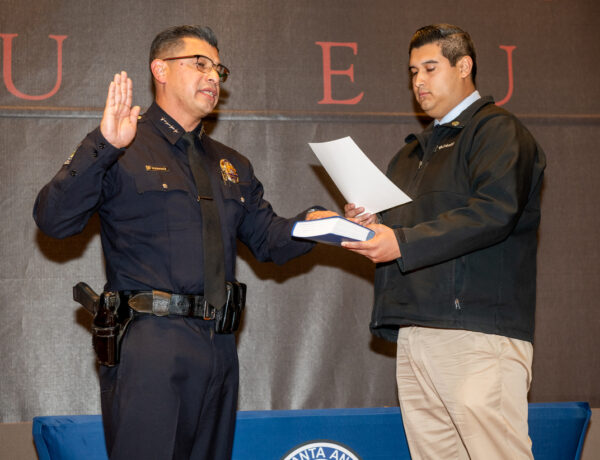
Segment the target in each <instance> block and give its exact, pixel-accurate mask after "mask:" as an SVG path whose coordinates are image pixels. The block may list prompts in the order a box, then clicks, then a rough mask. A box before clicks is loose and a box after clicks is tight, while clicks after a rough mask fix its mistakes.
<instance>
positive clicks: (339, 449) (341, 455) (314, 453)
mask: <svg viewBox="0 0 600 460" xmlns="http://www.w3.org/2000/svg"><path fill="white" fill-rule="evenodd" d="M281 460H362V459H361V458H360V457H359V456H358V455H357V454H356V453H355V452H352V450H350V449H349V448H348V447H347V446H344V445H342V444H340V443H339V442H335V441H327V440H325V441H309V442H307V443H305V444H301V445H299V446H296V447H294V448H293V449H292V450H291V451H290V452H289V453H287V454H285V455H284V456H283V457H282V458H281Z"/></svg>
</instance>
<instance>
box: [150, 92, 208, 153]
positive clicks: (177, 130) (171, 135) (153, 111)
mask: <svg viewBox="0 0 600 460" xmlns="http://www.w3.org/2000/svg"><path fill="white" fill-rule="evenodd" d="M144 118H147V119H148V120H149V121H150V122H151V123H152V124H153V125H154V126H155V127H156V129H158V130H159V131H160V132H161V133H162V135H163V136H164V137H165V138H166V139H167V140H168V141H169V142H170V143H171V144H173V145H175V144H176V143H177V141H178V140H179V139H181V136H183V135H184V134H185V130H184V129H183V128H182V127H181V125H180V124H179V123H177V122H176V121H175V119H173V117H171V116H170V115H169V114H168V113H167V112H165V111H164V110H163V109H161V108H160V106H159V105H158V104H157V103H156V101H155V102H153V103H152V105H151V106H150V108H149V109H148V111H147V112H146V113H145V114H144ZM196 129H197V132H198V133H200V132H201V129H202V123H200V124H199V125H198V127H197V128H196ZM195 131H196V130H195Z"/></svg>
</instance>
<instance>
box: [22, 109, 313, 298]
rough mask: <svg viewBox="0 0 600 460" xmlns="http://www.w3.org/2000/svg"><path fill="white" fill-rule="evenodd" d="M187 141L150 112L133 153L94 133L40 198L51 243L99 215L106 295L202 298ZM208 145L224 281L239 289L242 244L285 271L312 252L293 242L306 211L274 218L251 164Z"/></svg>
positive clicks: (41, 220) (39, 216) (198, 224)
mask: <svg viewBox="0 0 600 460" xmlns="http://www.w3.org/2000/svg"><path fill="white" fill-rule="evenodd" d="M183 134H184V130H183V129H182V128H181V126H180V125H179V124H178V123H177V122H176V121H175V120H173V119H172V118H171V117H170V116H169V115H167V114H166V112H164V111H163V110H162V109H161V108H160V107H159V106H158V105H157V104H156V103H154V104H153V105H152V106H151V107H150V108H149V109H148V111H147V112H146V113H145V114H144V115H143V116H142V117H141V119H140V120H139V123H138V128H137V135H136V137H135V139H134V141H133V142H132V144H131V145H130V146H129V147H128V148H126V149H117V148H115V147H113V146H112V145H111V144H109V143H108V142H107V141H106V140H105V139H104V137H103V136H102V134H101V132H100V129H99V128H97V129H96V130H94V131H92V132H91V133H90V134H88V136H87V137H86V138H85V139H84V140H83V142H82V143H81V144H80V146H79V147H78V148H77V150H76V151H75V153H74V154H73V155H72V156H71V157H70V158H69V159H68V160H67V161H66V162H65V164H64V165H63V167H62V168H61V169H60V171H59V172H58V174H57V175H56V176H55V177H54V178H53V179H52V180H51V181H50V182H49V183H48V184H47V185H46V186H45V187H44V188H43V189H42V190H41V191H40V193H39V195H38V197H37V200H36V203H35V207H34V211H33V215H34V219H35V221H36V223H37V224H38V226H39V227H40V229H41V230H42V231H43V232H44V233H46V234H48V235H50V236H53V237H55V238H64V237H67V236H70V235H74V234H76V233H79V232H81V231H82V230H83V229H84V227H85V225H86V224H87V222H88V220H89V218H90V217H91V215H92V214H93V213H94V212H96V211H97V212H98V213H99V215H100V220H101V225H102V227H101V238H102V248H103V251H104V256H105V259H106V276H107V284H106V286H105V289H106V290H111V291H118V290H150V289H158V290H162V291H167V292H173V293H181V294H201V293H203V291H204V286H203V279H204V274H203V272H204V267H203V263H202V260H203V254H202V252H203V251H202V241H201V238H202V215H201V209H200V204H199V203H198V201H197V199H196V197H197V192H196V185H195V183H194V179H193V176H192V173H191V170H190V167H189V164H188V160H187V155H186V152H185V147H184V146H183V142H181V141H180V139H181V136H182V135H183ZM202 144H203V147H204V150H205V151H206V152H207V154H208V156H209V158H210V162H211V163H210V177H211V186H212V188H213V193H214V199H215V200H216V202H217V206H218V209H219V214H220V217H221V227H222V234H223V246H224V251H225V276H226V278H227V280H234V276H235V259H236V252H237V249H236V240H237V239H238V238H239V239H240V240H241V241H242V242H243V243H245V244H246V245H247V246H248V247H249V248H250V250H251V251H252V252H253V254H254V255H255V257H256V258H257V259H258V260H260V261H268V260H272V261H274V262H276V263H280V264H281V263H283V262H285V261H287V260H289V259H291V258H293V257H296V256H299V255H301V254H303V253H305V252H307V251H309V250H310V249H311V248H312V247H313V243H310V242H305V241H297V240H293V239H292V238H291V236H290V233H291V227H292V226H293V224H294V222H295V221H297V220H300V219H303V218H304V217H305V212H303V213H300V214H299V215H298V216H296V218H294V219H284V218H282V217H279V216H277V215H276V214H275V213H274V211H273V209H272V208H271V205H270V204H269V203H268V202H267V201H265V200H264V199H263V187H262V184H261V183H260V181H259V180H258V179H257V178H256V177H255V176H254V172H253V169H252V165H251V164H250V162H249V161H248V159H246V158H245V157H244V156H242V155H240V154H239V153H238V152H236V151H235V150H233V149H231V148H229V147H227V146H225V145H223V144H221V143H219V142H217V141H215V140H213V139H211V138H210V137H208V136H207V135H206V134H204V135H203V136H202Z"/></svg>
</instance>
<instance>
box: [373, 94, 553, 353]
mask: <svg viewBox="0 0 600 460" xmlns="http://www.w3.org/2000/svg"><path fill="white" fill-rule="evenodd" d="M406 142H407V145H406V146H405V147H404V148H403V149H402V150H401V151H400V152H399V153H398V154H397V155H396V156H395V157H394V158H393V159H392V161H391V163H390V165H389V168H388V177H390V179H391V180H392V181H393V182H394V183H396V184H397V185H398V186H399V187H400V188H402V189H403V190H404V191H405V192H406V193H407V194H408V195H409V196H411V197H412V198H413V201H412V202H411V203H408V204H406V205H403V206H399V207H396V208H393V209H391V210H388V211H387V212H384V213H383V214H382V220H383V223H384V224H386V225H388V226H390V227H392V228H393V229H394V230H395V232H396V236H397V238H398V242H399V246H400V251H401V253H402V257H401V258H400V259H398V260H396V261H392V262H389V263H385V264H380V265H378V267H377V269H376V274H375V305H374V308H373V315H372V321H371V330H372V332H373V333H374V334H375V335H378V336H381V337H384V338H386V339H388V340H396V338H397V329H398V327H399V326H403V325H421V326H429V327H439V328H451V329H466V330H471V331H478V332H484V333H490V334H498V335H503V336H507V337H514V338H517V339H521V340H527V341H533V333H534V316H535V289H536V250H537V229H538V226H539V221H540V188H541V184H542V177H543V170H544V167H545V164H546V160H545V156H544V153H543V151H542V150H541V148H540V147H539V146H538V145H537V143H536V141H535V140H534V138H533V137H532V135H531V134H530V133H529V131H527V129H526V128H525V127H524V126H523V125H522V124H521V123H520V122H519V120H517V118H516V117H515V116H514V115H512V114H510V113H509V112H507V111H505V110H503V109H501V108H499V107H497V106H496V105H494V103H493V100H492V99H491V98H490V97H487V98H482V99H480V100H478V101H476V102H474V103H473V104H472V105H471V106H470V107H468V108H467V109H466V110H465V111H463V113H461V114H460V116H459V117H458V118H457V119H456V120H454V121H452V122H450V123H445V124H444V125H439V126H436V127H435V128H434V127H433V125H431V126H429V127H428V128H427V129H425V131H424V132H422V133H420V134H417V135H410V136H408V137H407V139H406Z"/></svg>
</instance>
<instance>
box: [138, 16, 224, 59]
mask: <svg viewBox="0 0 600 460" xmlns="http://www.w3.org/2000/svg"><path fill="white" fill-rule="evenodd" d="M185 37H192V38H199V39H200V40H204V41H205V42H207V43H208V44H209V45H210V46H213V47H215V48H216V49H217V51H219V47H218V46H217V37H216V36H215V33H214V32H213V31H212V29H211V28H210V27H208V26H186V25H184V26H175V27H170V28H168V29H166V30H163V31H162V32H160V33H159V34H158V35H157V36H156V37H154V40H152V45H150V63H152V61H153V60H154V59H156V58H158V57H159V56H162V57H164V55H165V53H166V52H167V51H171V50H172V49H173V48H176V47H177V46H179V45H180V44H181V41H182V40H183V39H184V38H185Z"/></svg>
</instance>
